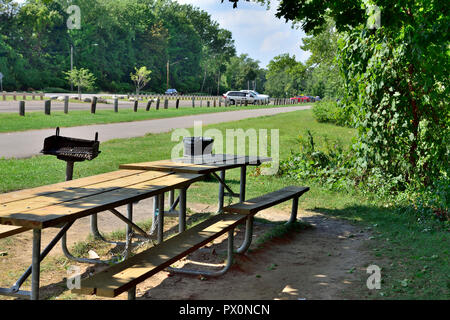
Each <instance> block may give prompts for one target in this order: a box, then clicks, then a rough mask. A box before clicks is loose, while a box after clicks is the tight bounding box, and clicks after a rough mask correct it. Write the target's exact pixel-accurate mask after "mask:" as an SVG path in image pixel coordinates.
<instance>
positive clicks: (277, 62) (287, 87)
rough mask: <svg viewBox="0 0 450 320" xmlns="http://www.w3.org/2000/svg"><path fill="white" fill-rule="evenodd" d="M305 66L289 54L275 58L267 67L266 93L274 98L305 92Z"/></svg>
mask: <svg viewBox="0 0 450 320" xmlns="http://www.w3.org/2000/svg"><path fill="white" fill-rule="evenodd" d="M304 80H305V66H304V65H303V64H302V63H301V62H300V61H296V60H295V55H294V56H292V57H291V56H290V55H289V54H288V53H285V54H281V55H278V56H276V57H274V58H273V59H272V60H271V61H270V62H269V64H268V66H267V82H266V92H267V93H268V94H269V95H271V96H273V97H287V96H294V95H297V94H299V93H301V92H302V91H305V89H306V86H305V83H304Z"/></svg>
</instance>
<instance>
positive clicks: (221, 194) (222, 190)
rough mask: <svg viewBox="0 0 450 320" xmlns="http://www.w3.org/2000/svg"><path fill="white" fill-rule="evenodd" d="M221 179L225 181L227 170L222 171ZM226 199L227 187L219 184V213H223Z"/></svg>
mask: <svg viewBox="0 0 450 320" xmlns="http://www.w3.org/2000/svg"><path fill="white" fill-rule="evenodd" d="M220 179H222V181H225V170H222V171H220ZM224 198H225V186H224V185H223V184H222V183H221V182H219V209H218V210H217V213H222V212H223V202H224Z"/></svg>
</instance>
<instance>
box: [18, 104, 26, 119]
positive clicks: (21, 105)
mask: <svg viewBox="0 0 450 320" xmlns="http://www.w3.org/2000/svg"><path fill="white" fill-rule="evenodd" d="M19 115H21V116H22V117H24V116H25V101H19Z"/></svg>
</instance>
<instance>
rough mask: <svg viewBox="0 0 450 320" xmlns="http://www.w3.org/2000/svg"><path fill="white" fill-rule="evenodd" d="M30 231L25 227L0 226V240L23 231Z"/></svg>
mask: <svg viewBox="0 0 450 320" xmlns="http://www.w3.org/2000/svg"><path fill="white" fill-rule="evenodd" d="M28 230H30V229H29V228H25V227H16V226H2V225H0V239H3V238H7V237H10V236H13V235H16V234H19V233H22V232H25V231H28Z"/></svg>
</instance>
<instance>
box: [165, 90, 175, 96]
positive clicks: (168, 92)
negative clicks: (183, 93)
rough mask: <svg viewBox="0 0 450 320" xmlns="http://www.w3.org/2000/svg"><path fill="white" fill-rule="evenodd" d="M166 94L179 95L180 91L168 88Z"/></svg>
mask: <svg viewBox="0 0 450 320" xmlns="http://www.w3.org/2000/svg"><path fill="white" fill-rule="evenodd" d="M164 94H166V95H168V96H176V95H178V91H177V90H176V89H167V90H166V92H165V93H164Z"/></svg>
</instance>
